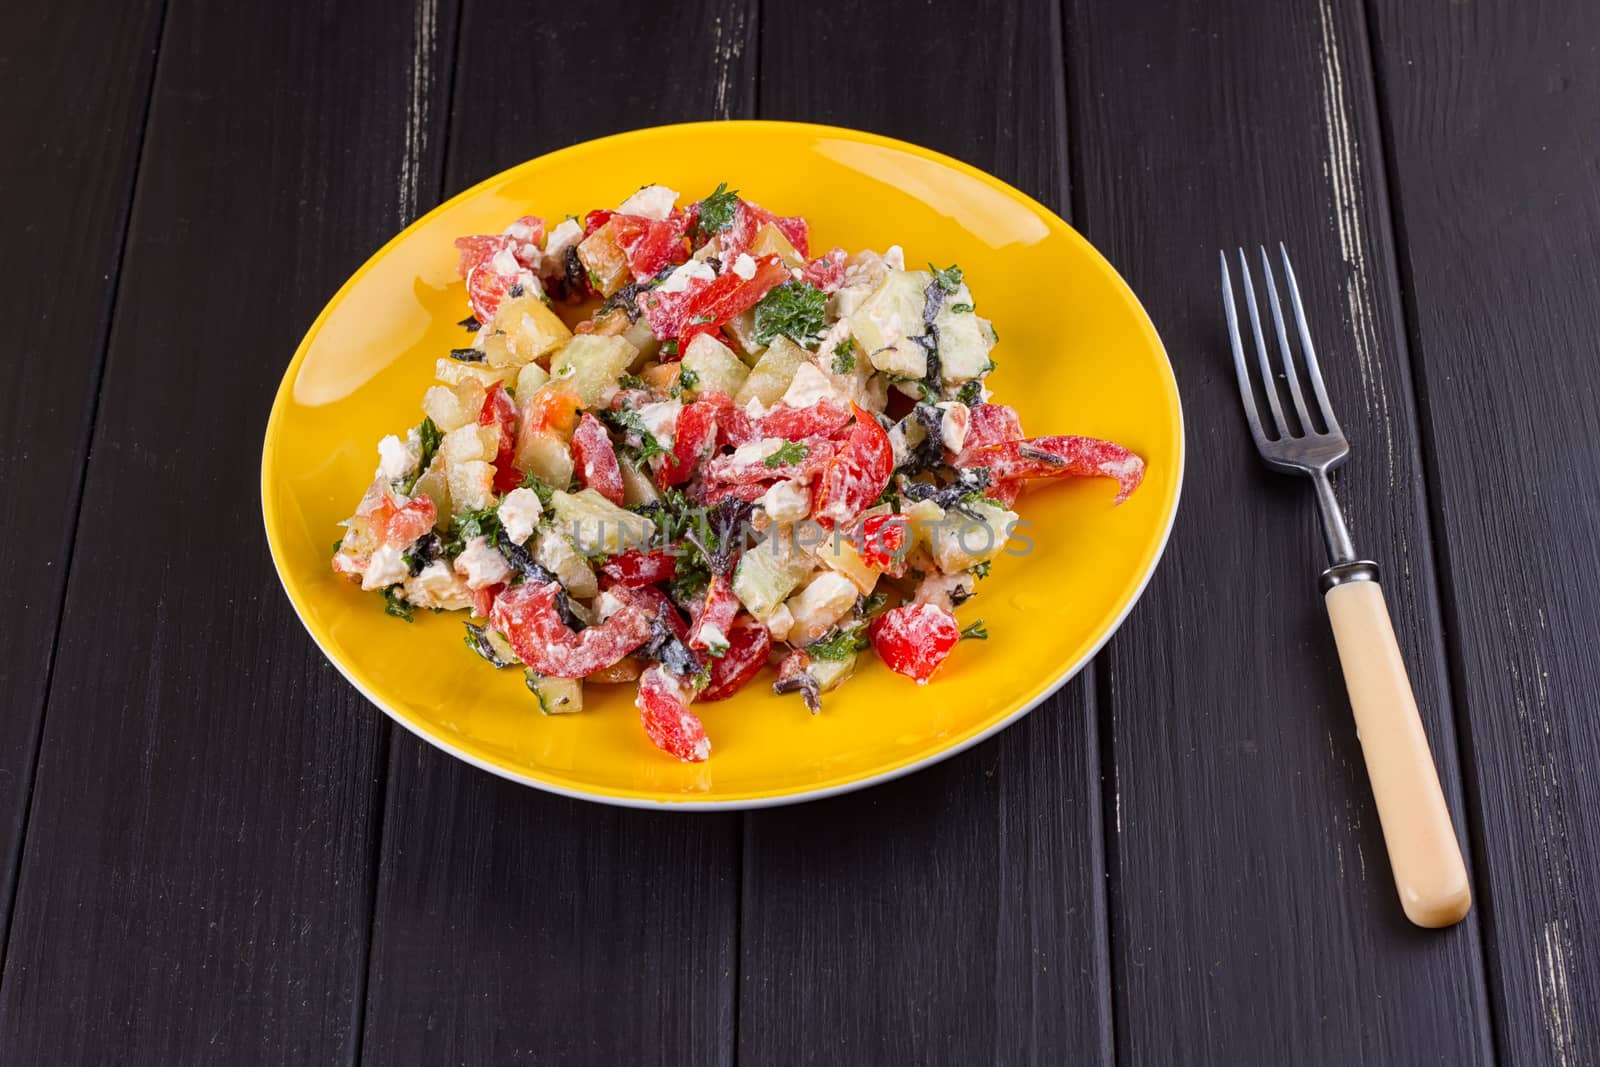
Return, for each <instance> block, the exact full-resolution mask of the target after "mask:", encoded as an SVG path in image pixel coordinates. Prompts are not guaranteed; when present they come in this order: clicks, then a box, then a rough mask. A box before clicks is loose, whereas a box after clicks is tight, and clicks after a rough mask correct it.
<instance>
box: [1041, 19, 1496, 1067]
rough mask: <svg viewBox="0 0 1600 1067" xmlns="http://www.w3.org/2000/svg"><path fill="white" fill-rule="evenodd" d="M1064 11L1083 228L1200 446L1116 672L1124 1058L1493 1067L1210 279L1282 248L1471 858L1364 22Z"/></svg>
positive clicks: (1472, 930)
mask: <svg viewBox="0 0 1600 1067" xmlns="http://www.w3.org/2000/svg"><path fill="white" fill-rule="evenodd" d="M1070 10H1071V15H1070V17H1069V23H1068V42H1069V66H1070V71H1071V75H1072V80H1071V83H1070V87H1069V95H1070V97H1071V99H1072V100H1073V102H1074V108H1073V112H1072V124H1073V130H1074V134H1075V144H1074V154H1073V158H1074V160H1075V161H1077V162H1079V163H1080V166H1079V167H1078V168H1077V170H1076V172H1075V177H1076V180H1077V186H1076V188H1077V191H1078V194H1079V200H1078V204H1079V208H1080V210H1079V220H1080V223H1081V225H1082V227H1083V229H1084V232H1085V233H1086V235H1087V236H1088V237H1089V238H1090V239H1091V240H1093V241H1094V242H1095V243H1096V244H1097V245H1098V246H1099V247H1100V248H1101V249H1103V250H1104V251H1105V252H1106V253H1107V254H1108V255H1109V256H1110V258H1111V260H1112V262H1113V263H1116V264H1118V265H1119V266H1121V267H1122V268H1123V270H1124V271H1125V272H1126V274H1127V276H1128V279H1129V281H1130V282H1131V283H1132V285H1133V287H1134V289H1135V290H1136V291H1137V292H1138V293H1140V295H1141V296H1142V298H1143V299H1144V301H1145V303H1146V306H1147V308H1148V309H1149V310H1150V313H1151V315H1152V317H1153V318H1154V320H1155V322H1156V324H1157V326H1158V328H1159V329H1160V330H1161V331H1162V333H1163V336H1164V339H1165V341H1166V345H1167V349H1168V352H1169V353H1170V355H1171V357H1172V359H1173V362H1174V364H1175V366H1176V368H1177V374H1178V381H1179V385H1180V388H1181V390H1182V393H1183V400H1184V406H1185V410H1186V412H1187V415H1188V419H1189V441H1190V445H1191V453H1190V456H1189V463H1188V468H1187V479H1188V484H1187V485H1186V486H1185V491H1184V502H1183V507H1182V511H1181V513H1180V515H1179V519H1178V524H1177V529H1176V531H1175V533H1174V536H1173V540H1172V545H1171V547H1170V548H1169V550H1168V554H1167V559H1166V561H1165V563H1164V564H1163V566H1162V568H1161V570H1160V572H1159V573H1158V574H1157V576H1156V580H1155V582H1154V583H1153V584H1152V586H1151V589H1150V591H1149V592H1148V593H1147V594H1146V602H1145V604H1144V606H1143V610H1142V611H1140V612H1138V613H1136V614H1135V616H1134V617H1133V618H1132V619H1131V620H1130V623H1129V625H1128V627H1127V628H1126V630H1125V632H1124V634H1123V636H1122V638H1121V640H1119V641H1118V642H1117V643H1116V644H1114V645H1113V646H1112V647H1111V649H1110V652H1109V654H1108V656H1106V657H1105V668H1106V669H1107V670H1108V672H1109V693H1110V712H1111V716H1112V718H1111V727H1110V733H1111V745H1112V751H1113V753H1114V759H1115V768H1114V779H1113V784H1112V799H1111V801H1110V804H1109V807H1110V808H1111V812H1112V816H1113V829H1114V834H1113V843H1112V846H1111V852H1112V859H1111V864H1112V880H1113V884H1114V887H1115V888H1114V892H1113V898H1112V914H1113V918H1114V927H1113V930H1112V944H1113V946H1114V949H1115V958H1114V968H1115V974H1116V985H1117V994H1116V1003H1117V1040H1118V1055H1119V1058H1120V1059H1122V1060H1124V1061H1126V1062H1127V1063H1131V1064H1139V1063H1168V1062H1171V1061H1172V1059H1173V1057H1174V1055H1175V1053H1174V1050H1175V1049H1182V1050H1185V1051H1184V1052H1183V1053H1182V1054H1181V1056H1180V1058H1185V1059H1195V1060H1204V1061H1206V1062H1212V1063H1447V1064H1463V1063H1479V1062H1486V1061H1488V1060H1489V1059H1490V1058H1491V1043H1490V1036H1489V1034H1490V1030H1489V1023H1488V1017H1487V1006H1486V1001H1485V985H1484V975H1483V968H1482V960H1481V948H1480V933H1479V925H1478V921H1479V920H1478V916H1480V915H1481V914H1482V910H1481V909H1480V910H1479V912H1477V913H1476V914H1474V915H1473V916H1472V917H1471V918H1469V919H1468V921H1467V922H1466V923H1465V924H1463V925H1461V926H1459V927H1457V928H1455V929H1453V930H1450V931H1447V932H1441V933H1425V932H1421V931H1418V930H1415V929H1412V928H1410V927H1409V926H1408V925H1407V924H1406V922H1405V920H1404V918H1403V917H1402V913H1401V911H1400V907H1399V902H1398V900H1397V899H1396V895H1395V890H1394V884H1393V881H1392V878H1391V876H1390V874H1389V871H1388V866H1387V858H1386V855H1385V852H1384V848H1383V841H1382V838H1381V835H1380V831H1379V827H1378V822H1377V819H1376V816H1375V812H1374V811H1373V807H1372V801H1371V795H1370V790H1369V787H1368V785H1367V784H1366V781H1365V775H1364V771H1363V766H1362V762H1361V756H1360V750H1359V746H1358V743H1357V740H1356V737H1355V732H1354V728H1353V725H1352V722H1351V718H1350V710H1349V705H1348V701H1347V698H1346V695H1345V693H1344V689H1343V686H1342V682H1341V678H1340V675H1339V670H1338V665H1337V660H1336V659H1335V656H1334V650H1333V644H1332V641H1331V639H1330V634H1329V630H1328V625H1327V622H1326V618H1325V613H1324V611H1323V609H1322V607H1321V605H1320V603H1319V599H1320V598H1319V597H1318V595H1317V593H1316V586H1315V579H1316V575H1317V572H1318V571H1319V570H1320V569H1321V568H1322V567H1323V566H1324V565H1325V561H1324V560H1323V558H1322V552H1323V550H1322V547H1321V541H1320V538H1319V536H1318V533H1317V531H1316V527H1315V525H1314V524H1315V517H1314V510H1313V506H1312V501H1311V497H1310V493H1309V491H1308V488H1307V487H1306V486H1305V485H1304V484H1303V483H1297V482H1293V481H1290V480H1287V479H1284V478H1282V477H1281V476H1277V475H1273V474H1270V473H1268V472H1266V471H1265V470H1264V469H1263V468H1262V467H1261V466H1260V464H1259V463H1258V462H1257V460H1256V458H1255V456H1254V453H1253V449H1252V447H1251V444H1250V441H1249V437H1248V435H1247V433H1246V428H1245V424H1244V420H1243V418H1242V417H1241V415H1240V413H1239V411H1238V403H1239V401H1238V395H1237V392H1236V389H1235V385H1234V381H1233V376H1232V370H1231V364H1230V357H1229V355H1228V348H1227V341H1226V335H1225V332H1224V326H1223V322H1222V312H1221V307H1220V291H1219V282H1218V266H1217V250H1218V249H1219V248H1233V247H1236V246H1238V245H1239V244H1245V245H1247V246H1249V247H1251V248H1252V250H1254V247H1255V246H1256V245H1257V244H1258V243H1267V244H1269V246H1270V244H1272V243H1274V242H1276V241H1278V240H1280V239H1281V240H1283V241H1285V242H1287V244H1288V247H1289V249H1290V250H1291V252H1292V253H1293V256H1294V262H1295V266H1296V269H1297V271H1298V272H1299V275H1300V279H1301V283H1302V286H1303V288H1304V290H1305V297H1306V300H1307V304H1308V310H1309V314H1310V319H1311V322H1312V325H1313V329H1314V331H1315V332H1316V334H1317V336H1318V337H1319V349H1320V350H1321V353H1322V363H1323V367H1324V369H1325V371H1326V372H1327V376H1328V378H1329V385H1330V391H1331V393H1332V396H1333V398H1334V400H1335V402H1336V404H1337V406H1338V408H1339V411H1340V418H1341V421H1342V422H1343V424H1344V426H1345V427H1346V429H1347V431H1348V432H1349V436H1350V437H1351V438H1352V440H1353V443H1354V448H1355V453H1354V455H1353V457H1352V459H1351V460H1350V463H1349V464H1348V466H1347V467H1345V468H1344V469H1343V471H1342V473H1341V474H1340V475H1339V476H1338V479H1337V480H1338V483H1339V485H1338V489H1339V493H1340V495H1341V498H1342V499H1343V500H1344V501H1345V502H1346V504H1347V511H1348V514H1349V516H1350V518H1351V521H1352V525H1353V527H1354V531H1355V536H1356V542H1357V545H1358V547H1359V548H1360V549H1361V550H1362V551H1364V552H1366V553H1368V554H1370V555H1372V556H1374V557H1375V558H1376V559H1378V560H1379V561H1381V562H1382V563H1383V564H1384V565H1385V574H1386V584H1387V588H1388V591H1389V595H1390V599H1391V602H1392V605H1393V607H1394V610H1395V613H1396V622H1397V628H1398V630H1399V634H1400V641H1401V645H1402V648H1403V649H1404V652H1405V656H1406V660H1407V663H1408V664H1409V666H1410V668H1411V673H1412V679H1413V682H1414V684H1415V687H1416V691H1417V695H1418V699H1419V701H1420V703H1421V705H1422V708H1423V713H1424V719H1425V722H1426V726H1427V730H1428V733H1429V736H1430V738H1431V740H1432V743H1433V749H1434V754H1435V757H1436V759H1437V762H1438V764H1439V767H1440V770H1441V773H1442V776H1443V779H1444V782H1445V785H1446V792H1447V795H1448V796H1449V798H1450V802H1451V805H1452V809H1453V810H1454V811H1455V812H1456V816H1457V821H1458V826H1460V827H1462V828H1463V829H1464V828H1465V824H1464V823H1463V822H1462V821H1461V810H1462V809H1461V801H1460V788H1459V783H1460V773H1459V769H1458V759H1457V745H1456V738H1455V732H1454V726H1453V720H1452V714H1451V706H1452V705H1451V700H1450V686H1449V684H1448V681H1447V677H1446V670H1445V667H1444V657H1443V638H1442V636H1441V628H1440V609H1439V604H1438V598H1437V594H1436V586H1435V573H1434V562H1433V552H1432V549H1431V547H1430V535H1429V520H1428V515H1427V509H1426V505H1425V482H1424V478H1423V470H1422V465H1421V461H1420V458H1419V454H1418V449H1417V435H1418V427H1417V421H1416V416H1415V407H1414V398H1413V395H1412V386H1411V382H1410V379H1409V375H1408V369H1407V361H1406V356H1405V348H1404V345H1403V342H1402V338H1401V325H1400V309H1399V306H1398V303H1397V300H1396V297H1395V288H1394V251H1393V246H1392V239H1391V233H1390V229H1389V218H1388V211H1387V205H1386V203H1385V194H1384V189H1383V180H1382V173H1383V170H1382V158H1381V151H1380V146H1379V143H1378V131H1377V128H1376V125H1375V121H1374V117H1373V116H1374V112H1373V80H1372V72H1371V70H1370V66H1369V62H1368V54H1367V49H1366V36H1365V26H1364V23H1363V15H1362V11H1361V7H1360V5H1359V4H1356V3H1341V4H1333V3H1330V2H1327V0H1324V2H1322V3H1313V2H1310V0H1306V2H1301V3H1292V4H1279V5H1275V6H1274V7H1273V9H1272V13H1271V17H1263V16H1262V13H1261V12H1260V11H1250V10H1246V9H1243V8H1237V9H1236V8H1235V7H1233V6H1230V5H1194V4H1188V3H1182V2H1179V0H1169V2H1157V3H1150V4H1141V5H1136V6H1132V5H1121V6H1117V5H1106V4H1097V3H1093V2H1090V0H1075V2H1074V3H1073V4H1072V6H1071V9H1070ZM1156 28H1159V30H1157V29H1156Z"/></svg>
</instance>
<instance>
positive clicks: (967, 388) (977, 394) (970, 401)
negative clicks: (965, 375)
mask: <svg viewBox="0 0 1600 1067" xmlns="http://www.w3.org/2000/svg"><path fill="white" fill-rule="evenodd" d="M956 399H957V400H959V401H961V402H962V403H963V404H965V405H967V407H969V408H970V407H976V406H977V405H979V404H981V403H983V383H982V382H980V381H978V379H976V378H974V379H972V381H970V382H968V383H967V384H965V385H963V386H962V387H961V391H960V392H958V393H957V394H956Z"/></svg>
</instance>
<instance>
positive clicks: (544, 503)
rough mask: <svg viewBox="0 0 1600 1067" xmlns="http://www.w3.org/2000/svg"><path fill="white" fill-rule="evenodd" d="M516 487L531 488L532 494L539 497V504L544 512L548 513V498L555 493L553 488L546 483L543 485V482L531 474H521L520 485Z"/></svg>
mask: <svg viewBox="0 0 1600 1067" xmlns="http://www.w3.org/2000/svg"><path fill="white" fill-rule="evenodd" d="M518 488H520V489H532V490H533V492H534V495H535V496H537V497H538V498H539V506H540V507H542V508H543V509H544V511H545V513H546V514H548V513H549V511H550V498H551V497H552V496H554V495H555V490H554V489H552V488H550V487H549V486H548V485H545V484H544V483H543V482H541V481H540V480H539V479H538V477H537V476H535V475H532V474H525V475H523V476H522V485H520V486H519V487H518Z"/></svg>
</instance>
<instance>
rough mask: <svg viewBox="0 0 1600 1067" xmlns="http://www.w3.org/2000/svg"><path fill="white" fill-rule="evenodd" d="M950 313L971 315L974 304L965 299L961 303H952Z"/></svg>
mask: <svg viewBox="0 0 1600 1067" xmlns="http://www.w3.org/2000/svg"><path fill="white" fill-rule="evenodd" d="M950 314H952V315H970V314H972V305H971V304H968V303H967V302H965V301H962V302H961V303H959V304H951V305H950Z"/></svg>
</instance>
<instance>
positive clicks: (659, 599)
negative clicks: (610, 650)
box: [610, 585, 689, 642]
mask: <svg viewBox="0 0 1600 1067" xmlns="http://www.w3.org/2000/svg"><path fill="white" fill-rule="evenodd" d="M610 593H611V595H612V596H614V597H616V598H617V599H618V600H620V601H622V602H623V603H624V604H631V605H633V606H634V607H636V608H638V609H639V610H641V611H643V612H644V613H645V614H646V615H647V616H648V617H649V618H652V619H660V620H661V621H662V622H664V623H666V624H667V629H669V630H671V631H672V632H673V633H674V634H676V635H677V637H678V640H680V641H685V642H687V641H688V640H689V624H688V623H686V622H684V621H683V616H682V615H681V614H680V613H679V612H678V606H677V605H676V604H674V603H673V602H672V598H670V597H669V596H667V594H665V593H663V592H662V591H661V590H659V589H657V588H656V587H655V586H653V585H640V586H626V585H616V586H612V587H611V588H610Z"/></svg>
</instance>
